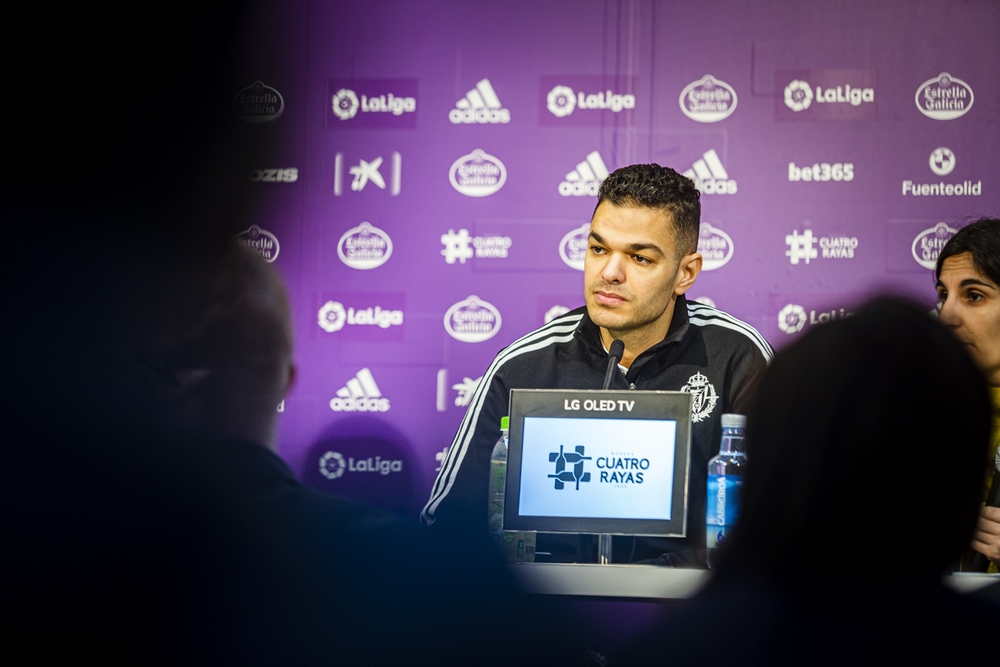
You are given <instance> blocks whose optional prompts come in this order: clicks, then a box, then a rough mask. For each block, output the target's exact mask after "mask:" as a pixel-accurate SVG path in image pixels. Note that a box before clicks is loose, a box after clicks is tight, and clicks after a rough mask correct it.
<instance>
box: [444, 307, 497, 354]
mask: <svg viewBox="0 0 1000 667" xmlns="http://www.w3.org/2000/svg"><path fill="white" fill-rule="evenodd" d="M501 323H502V320H501V318H500V311H499V310H497V309H496V307H494V306H493V304H491V303H488V302H486V301H483V300H481V299H480V298H479V297H477V296H470V297H469V298H468V299H466V300H464V301H459V302H458V303H456V304H455V305H453V306H452V307H451V308H449V309H448V311H447V312H446V313H445V314H444V328H445V331H447V332H448V335H449V336H451V337H452V338H454V339H455V340H460V341H462V342H463V343H481V342H483V341H484V340H489V339H490V338H493V336H496V335H497V332H498V331H500V325H501Z"/></svg>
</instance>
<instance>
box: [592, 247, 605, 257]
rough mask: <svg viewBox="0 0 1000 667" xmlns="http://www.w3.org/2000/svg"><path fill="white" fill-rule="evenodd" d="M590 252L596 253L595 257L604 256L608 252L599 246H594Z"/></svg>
mask: <svg viewBox="0 0 1000 667" xmlns="http://www.w3.org/2000/svg"><path fill="white" fill-rule="evenodd" d="M590 252H592V253H594V254H595V255H603V254H604V253H605V252H607V250H605V249H604V248H602V247H601V246H599V245H592V246H590Z"/></svg>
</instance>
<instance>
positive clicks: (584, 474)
mask: <svg viewBox="0 0 1000 667" xmlns="http://www.w3.org/2000/svg"><path fill="white" fill-rule="evenodd" d="M690 415H691V397H690V395H689V394H686V393H681V392H664V391H648V392H647V391H629V392H614V391H611V392H609V391H586V390H541V389H534V390H530V389H529V390H521V389H517V390H513V391H512V392H511V415H510V417H511V423H510V437H509V451H508V456H507V488H506V494H505V495H506V499H507V502H506V504H505V509H504V527H505V528H507V529H511V530H540V531H545V532H581V533H588V532H589V533H611V534H625V535H669V536H683V535H684V534H685V532H686V524H685V518H686V514H687V512H686V505H687V473H688V456H689V453H690Z"/></svg>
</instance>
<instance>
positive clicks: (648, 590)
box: [514, 563, 1000, 600]
mask: <svg viewBox="0 0 1000 667" xmlns="http://www.w3.org/2000/svg"><path fill="white" fill-rule="evenodd" d="M514 572H515V573H516V575H517V578H518V579H519V580H520V581H521V583H522V584H523V585H524V586H525V588H527V589H528V590H530V591H532V592H533V593H539V594H543V595H568V596H579V597H597V598H601V597H604V598H622V599H636V600H639V599H645V600H670V599H678V598H686V597H690V596H692V595H694V594H695V593H696V592H697V591H698V589H699V588H701V587H702V586H703V585H704V584H705V582H707V581H708V579H709V577H710V576H711V573H710V572H708V571H706V570H679V569H674V568H669V567H656V566H653V565H596V564H589V563H518V564H517V565H515V566H514ZM944 582H945V584H946V585H947V586H950V587H951V588H953V589H954V590H956V591H958V592H960V593H969V592H972V591H975V590H978V589H980V588H983V587H984V586H989V585H990V584H995V583H1000V575H995V574H954V575H948V576H946V577H945V578H944Z"/></svg>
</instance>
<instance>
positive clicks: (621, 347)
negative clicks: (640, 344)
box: [608, 338, 625, 361]
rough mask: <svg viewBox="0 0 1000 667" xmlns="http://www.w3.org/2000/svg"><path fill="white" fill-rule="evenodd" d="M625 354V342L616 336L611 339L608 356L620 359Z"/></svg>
mask: <svg viewBox="0 0 1000 667" xmlns="http://www.w3.org/2000/svg"><path fill="white" fill-rule="evenodd" d="M623 354H625V343H623V342H621V341H620V340H618V339H617V338H615V339H614V340H613V341H611V348H610V349H609V350H608V356H611V357H614V358H615V359H618V360H619V361H620V360H621V358H622V355H623Z"/></svg>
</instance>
